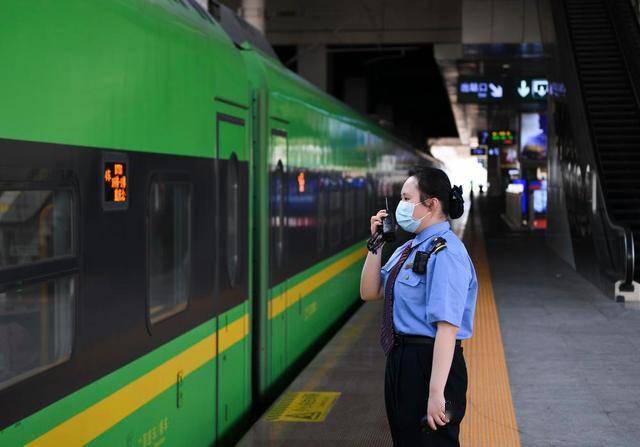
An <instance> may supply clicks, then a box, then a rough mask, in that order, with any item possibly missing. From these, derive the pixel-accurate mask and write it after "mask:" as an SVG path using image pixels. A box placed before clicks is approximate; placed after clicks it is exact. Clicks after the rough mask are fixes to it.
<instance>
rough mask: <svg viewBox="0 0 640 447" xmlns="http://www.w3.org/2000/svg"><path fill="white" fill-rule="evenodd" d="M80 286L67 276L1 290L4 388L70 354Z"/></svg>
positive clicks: (1, 379)
mask: <svg viewBox="0 0 640 447" xmlns="http://www.w3.org/2000/svg"><path fill="white" fill-rule="evenodd" d="M76 289H77V279H76V277H75V276H65V277H59V278H55V279H50V280H47V281H38V282H34V283H31V284H28V285H24V284H23V285H19V286H14V287H10V288H6V289H4V290H3V291H0V389H3V388H6V387H8V386H10V385H12V384H13V383H16V382H18V381H20V380H23V379H25V378H26V377H29V376H32V375H34V374H37V373H39V372H41V371H43V370H45V369H48V368H50V367H52V366H55V365H57V364H59V363H62V362H64V361H65V360H67V359H68V358H69V356H70V355H71V348H72V344H73V328H74V320H75V312H74V308H75V297H76V293H77V291H76Z"/></svg>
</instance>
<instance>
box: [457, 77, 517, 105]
mask: <svg viewBox="0 0 640 447" xmlns="http://www.w3.org/2000/svg"><path fill="white" fill-rule="evenodd" d="M504 90H505V86H504V84H503V82H502V81H500V80H498V79H487V78H471V77H462V76H461V77H460V78H459V79H458V102H499V101H501V100H502V99H503V98H504Z"/></svg>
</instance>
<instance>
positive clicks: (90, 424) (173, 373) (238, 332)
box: [27, 314, 249, 446]
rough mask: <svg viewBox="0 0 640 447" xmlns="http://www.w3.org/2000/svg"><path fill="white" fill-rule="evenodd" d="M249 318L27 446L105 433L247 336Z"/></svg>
mask: <svg viewBox="0 0 640 447" xmlns="http://www.w3.org/2000/svg"><path fill="white" fill-rule="evenodd" d="M248 322H249V315H248V314H245V315H244V316H243V317H241V318H239V319H237V320H235V321H233V322H232V323H230V324H229V325H227V326H225V327H224V328H221V329H220V330H219V331H218V334H211V335H209V336H208V337H206V338H204V339H203V340H201V341H199V342H198V343H196V344H195V345H193V346H191V347H190V348H188V349H187V350H185V351H183V352H181V353H180V354H178V355H176V356H175V357H173V358H171V359H169V360H168V361H166V362H165V363H163V364H162V365H160V366H158V367H156V368H155V369H153V370H151V371H149V372H148V373H147V374H145V375H143V376H142V377H139V378H138V379H136V380H134V381H133V382H130V383H129V384H127V385H125V386H124V387H122V388H120V389H119V390H117V391H115V392H114V393H113V394H111V395H109V396H107V397H106V398H104V399H102V400H101V401H99V402H97V403H95V404H94V405H92V406H90V407H89V408H87V409H86V410H83V411H81V412H80V413H78V414H77V415H75V416H73V417H72V418H70V419H67V420H66V421H65V422H63V423H62V424H60V425H58V426H56V427H54V428H53V429H51V430H49V431H48V432H46V433H44V434H43V435H42V436H40V437H39V438H37V439H35V440H34V441H32V442H31V443H29V444H27V445H28V446H59V445H60V446H62V445H64V446H81V445H85V444H87V443H89V442H91V441H92V440H94V439H95V438H97V437H98V436H100V435H101V434H102V433H104V432H106V431H107V430H109V429H110V428H112V427H113V426H115V425H116V424H118V423H119V422H120V421H122V420H123V419H125V418H126V417H127V416H129V415H130V414H131V413H133V412H134V411H136V410H138V409H139V408H141V407H142V406H144V405H145V404H147V403H149V402H150V401H151V400H153V399H154V398H156V397H157V396H158V395H159V394H160V393H162V392H164V391H165V390H167V389H168V388H169V387H171V386H174V385H175V384H176V381H177V376H178V373H182V376H183V377H186V376H188V375H189V374H190V373H192V372H193V371H195V370H196V369H198V368H199V367H201V366H202V365H204V364H205V363H207V362H208V361H210V360H212V359H213V358H214V357H215V356H216V354H217V353H216V338H218V340H217V341H218V342H219V347H218V349H219V353H222V352H224V351H225V350H226V349H228V348H229V347H231V346H232V345H233V344H235V343H237V342H238V341H239V340H242V339H243V338H244V337H246V336H247V334H248V328H249V323H248Z"/></svg>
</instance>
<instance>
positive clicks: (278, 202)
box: [274, 160, 285, 267]
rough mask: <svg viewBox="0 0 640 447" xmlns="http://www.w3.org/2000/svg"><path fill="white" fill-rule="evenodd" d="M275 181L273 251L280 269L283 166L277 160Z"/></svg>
mask: <svg viewBox="0 0 640 447" xmlns="http://www.w3.org/2000/svg"><path fill="white" fill-rule="evenodd" d="M274 181H275V185H274V186H275V188H274V193H275V197H274V199H275V209H274V211H275V213H274V214H275V218H276V226H275V251H276V265H277V266H278V267H282V262H283V261H284V198H285V178H284V166H283V164H282V161H281V160H278V165H277V167H276V175H275V178H274Z"/></svg>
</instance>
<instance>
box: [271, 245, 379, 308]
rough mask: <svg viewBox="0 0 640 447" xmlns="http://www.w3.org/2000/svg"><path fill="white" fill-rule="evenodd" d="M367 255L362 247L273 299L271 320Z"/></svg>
mask: <svg viewBox="0 0 640 447" xmlns="http://www.w3.org/2000/svg"><path fill="white" fill-rule="evenodd" d="M366 254H367V249H366V247H362V248H360V249H358V250H356V251H354V252H353V253H350V254H348V255H347V256H345V257H344V258H341V259H339V260H337V261H336V262H334V263H333V264H331V265H329V266H328V267H325V268H324V269H322V270H320V271H319V272H318V273H316V274H314V275H312V276H310V277H309V278H307V279H305V280H304V281H301V282H300V283H298V284H296V285H295V286H293V287H292V288H290V289H288V290H286V291H284V292H282V293H281V294H279V295H277V296H276V297H274V298H273V299H271V300H270V301H269V303H268V315H269V319H271V318H273V317H275V316H277V315H278V314H280V313H282V312H284V311H285V309H287V308H289V307H291V306H293V305H294V304H295V303H297V302H298V301H299V300H300V299H301V298H302V297H304V296H306V295H309V294H310V293H311V292H313V291H314V290H315V289H317V288H318V287H320V286H321V285H322V284H324V283H326V282H327V281H329V280H330V279H331V278H333V277H334V276H336V275H337V274H339V273H341V272H343V271H344V270H346V269H347V268H349V267H351V265H353V264H355V263H356V262H358V261H359V260H361V259H362V258H363V257H364V256H365V255H366Z"/></svg>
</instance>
